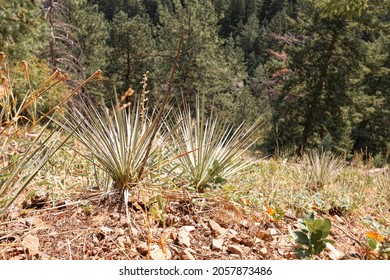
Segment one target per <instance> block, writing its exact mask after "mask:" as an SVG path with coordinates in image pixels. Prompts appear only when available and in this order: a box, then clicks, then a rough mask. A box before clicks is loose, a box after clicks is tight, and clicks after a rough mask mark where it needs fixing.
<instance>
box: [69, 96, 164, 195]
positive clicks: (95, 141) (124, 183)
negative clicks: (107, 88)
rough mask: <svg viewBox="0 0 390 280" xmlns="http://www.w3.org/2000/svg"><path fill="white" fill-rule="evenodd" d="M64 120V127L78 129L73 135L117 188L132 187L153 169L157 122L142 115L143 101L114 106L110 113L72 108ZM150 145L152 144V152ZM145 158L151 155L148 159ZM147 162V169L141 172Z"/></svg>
mask: <svg viewBox="0 0 390 280" xmlns="http://www.w3.org/2000/svg"><path fill="white" fill-rule="evenodd" d="M64 121H65V125H64V127H65V129H66V130H67V131H69V132H72V131H75V132H74V137H76V139H77V140H79V141H80V142H81V143H83V144H84V145H85V147H86V148H87V149H88V150H89V151H90V153H91V156H93V158H94V159H95V160H96V161H97V162H98V163H99V164H100V166H101V168H103V170H104V171H105V172H107V174H109V175H110V177H111V178H112V179H113V181H114V183H115V185H114V187H115V189H117V190H122V191H123V190H124V189H130V188H133V187H135V186H136V185H137V184H139V183H140V182H141V181H142V180H143V179H144V178H145V177H147V176H148V175H149V174H150V172H151V171H152V170H153V168H154V163H155V162H154V161H152V160H151V158H152V155H153V152H154V151H156V150H157V148H158V147H157V145H156V143H155V142H154V136H153V131H154V130H153V129H155V126H156V125H158V124H157V122H156V121H155V120H154V119H153V118H141V105H140V102H137V103H135V105H134V106H133V108H131V110H126V109H119V110H118V108H115V107H114V108H112V110H111V112H110V110H108V109H104V110H98V109H97V108H94V107H91V106H88V105H87V104H85V106H84V108H83V109H77V108H73V109H72V110H71V111H70V112H69V114H68V115H66V116H64ZM149 145H152V150H151V155H149V153H148V149H149ZM149 156H150V158H149ZM145 157H148V158H147V160H146V162H144V160H145ZM145 164H146V166H147V169H144V172H143V173H140V171H141V170H142V169H143V168H144V167H145V166H144V165H145Z"/></svg>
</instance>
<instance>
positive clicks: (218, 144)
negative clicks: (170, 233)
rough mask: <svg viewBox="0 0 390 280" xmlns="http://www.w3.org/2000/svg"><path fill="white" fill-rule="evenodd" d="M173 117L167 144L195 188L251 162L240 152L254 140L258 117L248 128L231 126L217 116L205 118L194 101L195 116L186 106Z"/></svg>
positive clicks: (220, 181) (223, 179) (213, 183)
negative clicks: (242, 158) (193, 116)
mask: <svg viewBox="0 0 390 280" xmlns="http://www.w3.org/2000/svg"><path fill="white" fill-rule="evenodd" d="M174 119H175V121H174V122H173V123H174V124H178V125H176V126H174V125H173V126H171V128H168V130H169V131H170V132H171V133H172V134H171V137H170V141H171V143H170V144H169V146H170V147H171V149H173V151H174V153H175V154H176V160H177V163H178V164H179V169H178V170H180V171H181V173H182V176H183V178H184V180H186V181H188V183H189V186H191V187H192V188H194V189H195V190H196V191H198V192H203V191H204V190H205V189H206V188H210V187H213V186H218V185H221V184H223V183H224V182H226V180H227V179H228V178H229V177H230V176H232V175H233V174H235V173H236V172H238V171H239V170H241V169H243V168H245V167H247V166H249V165H251V164H253V161H245V162H244V161H242V160H241V156H242V155H243V153H244V152H245V151H246V150H247V149H248V148H249V147H250V146H251V145H252V144H253V143H254V142H255V141H254V139H253V137H252V136H254V134H255V132H256V131H258V130H259V128H260V126H261V124H262V119H261V118H259V119H258V120H257V121H256V122H255V123H254V124H252V126H250V127H249V128H248V129H245V128H244V125H243V124H241V125H240V126H239V127H238V128H237V129H234V128H233V126H231V125H229V124H226V123H225V124H224V123H223V122H222V121H221V120H219V119H218V118H216V117H213V116H210V118H206V117H205V114H204V107H203V108H201V106H200V105H199V102H197V106H196V112H195V119H194V118H192V114H191V110H190V108H189V106H186V107H185V108H184V109H182V110H180V111H178V112H177V113H176V114H175V118H174Z"/></svg>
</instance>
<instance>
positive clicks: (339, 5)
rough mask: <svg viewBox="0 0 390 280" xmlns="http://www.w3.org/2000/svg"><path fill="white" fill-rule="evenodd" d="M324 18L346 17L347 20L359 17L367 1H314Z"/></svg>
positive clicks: (366, 5)
mask: <svg viewBox="0 0 390 280" xmlns="http://www.w3.org/2000/svg"><path fill="white" fill-rule="evenodd" d="M316 2H317V3H316V4H317V6H318V8H319V9H321V14H322V16H324V17H330V18H335V17H340V16H347V17H349V18H352V17H356V16H361V14H362V12H363V11H364V10H365V9H367V7H368V0H320V1H316Z"/></svg>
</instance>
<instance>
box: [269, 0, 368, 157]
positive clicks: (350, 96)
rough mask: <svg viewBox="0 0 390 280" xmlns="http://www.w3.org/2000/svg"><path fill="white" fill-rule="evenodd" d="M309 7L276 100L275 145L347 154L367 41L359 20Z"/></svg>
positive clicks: (350, 141) (350, 144)
mask: <svg viewBox="0 0 390 280" xmlns="http://www.w3.org/2000/svg"><path fill="white" fill-rule="evenodd" d="M310 4H312V3H311V2H310V1H308V2H307V3H306V5H310ZM311 12H312V13H311V19H308V22H310V24H309V25H308V26H307V27H306V28H305V29H306V30H304V34H303V35H304V36H305V38H306V39H305V41H304V44H300V45H296V46H295V47H294V48H292V49H291V50H290V52H289V54H290V56H291V59H290V63H289V66H288V68H289V71H291V73H292V74H291V75H290V76H289V77H290V78H289V79H288V80H287V81H286V83H285V84H284V86H283V89H282V90H281V91H280V92H279V93H278V95H277V98H276V99H275V102H274V103H273V109H274V114H273V118H274V119H273V120H274V125H275V127H274V132H273V135H272V138H273V141H274V144H273V145H274V146H277V145H281V146H284V147H286V148H290V149H294V150H295V151H296V152H297V153H300V152H301V151H302V150H305V149H310V148H324V149H332V150H333V151H337V152H340V153H349V152H350V150H351V148H352V139H351V137H350V136H351V130H352V125H353V124H354V122H355V121H356V120H355V119H353V113H354V106H353V104H354V102H355V98H354V97H355V96H354V92H356V90H357V85H356V83H355V79H354V78H355V77H356V76H358V75H359V74H360V71H361V69H362V63H361V62H362V61H363V60H364V57H365V45H364V42H363V40H362V39H361V38H359V37H358V36H356V32H358V28H357V27H356V26H355V25H353V24H350V23H349V22H348V21H346V20H345V19H343V18H339V19H328V18H324V17H320V16H319V10H318V9H316V8H315V7H313V6H312V11H311ZM280 132H283V134H279V133H280ZM275 135H278V137H277V138H275Z"/></svg>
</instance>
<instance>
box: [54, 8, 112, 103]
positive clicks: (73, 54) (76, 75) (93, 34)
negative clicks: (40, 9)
mask: <svg viewBox="0 0 390 280" xmlns="http://www.w3.org/2000/svg"><path fill="white" fill-rule="evenodd" d="M46 9H47V14H48V15H47V18H48V22H49V24H50V29H51V40H50V43H49V44H50V48H49V53H48V54H47V55H48V57H49V62H50V66H51V67H52V68H60V69H62V70H63V71H64V72H67V73H68V74H70V76H71V78H72V81H73V82H74V83H76V84H78V83H80V81H82V80H85V79H86V78H87V77H88V76H89V75H90V74H92V73H93V72H95V71H96V70H98V69H104V68H105V67H106V65H107V63H108V53H109V51H110V49H109V48H108V47H107V40H108V35H109V33H108V23H107V22H106V20H105V19H104V17H103V14H101V13H100V12H99V11H98V7H97V6H96V5H91V4H88V2H87V0H69V1H68V0H67V1H65V0H49V1H46ZM88 90H89V93H90V94H91V95H92V94H93V95H95V94H98V95H100V93H98V92H97V89H94V88H93V86H91V85H90V86H89V87H88ZM99 90H100V89H99ZM90 97H92V96H90Z"/></svg>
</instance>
